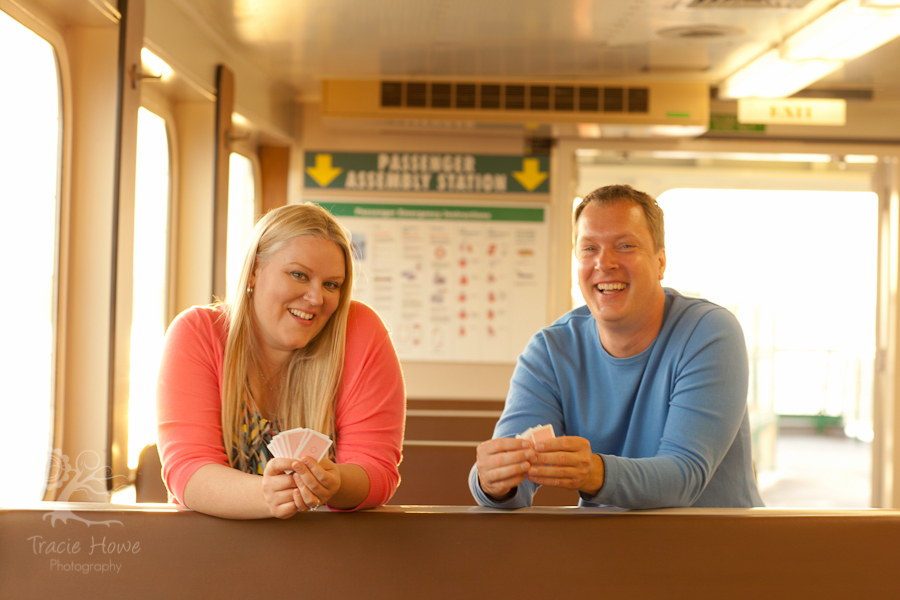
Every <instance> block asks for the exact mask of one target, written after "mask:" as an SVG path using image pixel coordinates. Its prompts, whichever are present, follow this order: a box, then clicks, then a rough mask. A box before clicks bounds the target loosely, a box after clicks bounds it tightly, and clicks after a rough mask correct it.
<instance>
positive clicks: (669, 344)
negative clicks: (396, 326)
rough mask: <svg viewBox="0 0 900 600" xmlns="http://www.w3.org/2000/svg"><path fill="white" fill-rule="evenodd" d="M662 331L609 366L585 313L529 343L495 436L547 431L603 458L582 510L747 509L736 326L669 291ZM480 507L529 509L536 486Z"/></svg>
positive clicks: (745, 426)
mask: <svg viewBox="0 0 900 600" xmlns="http://www.w3.org/2000/svg"><path fill="white" fill-rule="evenodd" d="M665 293H666V305H665V313H664V318H663V324H662V328H661V329H660V331H659V334H658V335H657V337H656V339H655V340H654V341H653V343H652V344H651V345H650V346H649V347H648V348H646V349H645V350H644V351H643V352H641V353H640V354H638V355H636V356H631V357H627V358H614V357H613V356H611V355H610V354H609V353H607V352H606V350H605V349H604V348H603V346H602V345H601V343H600V337H599V333H598V331H597V322H596V321H595V320H594V317H593V316H592V315H591V313H590V311H589V310H588V309H587V307H584V306H583V307H581V308H578V309H575V310H573V311H571V312H569V313H568V314H566V315H564V316H563V317H561V318H560V319H559V320H558V321H556V322H555V323H554V324H553V325H551V326H550V327H546V328H544V329H542V330H541V331H539V332H538V333H537V334H536V335H534V336H533V337H532V338H531V341H530V342H529V343H528V346H527V347H526V348H525V350H524V352H522V354H521V355H520V356H519V360H518V363H517V365H516V369H515V371H514V373H513V377H512V380H511V382H510V390H509V395H508V396H507V399H506V406H505V408H504V410H503V414H502V416H501V417H500V420H499V421H498V422H497V425H496V427H495V429H494V437H495V438H497V437H512V436H515V435H516V434H517V433H521V432H522V431H525V430H526V429H528V428H529V427H533V426H536V425H539V424H546V423H550V424H552V425H553V429H554V431H555V432H556V434H557V435H558V436H559V435H569V436H579V437H583V438H585V439H587V440H588V441H589V442H590V444H591V451H592V452H593V453H595V454H599V455H600V456H601V458H602V459H603V463H604V467H605V477H604V482H603V486H602V487H601V488H600V491H599V492H598V493H597V495H596V496H593V497H591V496H588V495H587V494H584V493H582V494H581V501H580V504H581V505H582V506H595V505H611V506H618V507H623V508H660V507H675V506H707V507H751V506H762V505H763V502H762V499H761V498H760V495H759V490H758V489H757V486H756V480H755V477H754V474H753V466H752V460H751V451H750V424H749V419H748V415H747V381H748V365H747V349H746V346H745V343H744V335H743V332H742V331H741V327H740V324H739V323H738V322H737V319H736V318H735V317H734V315H732V314H731V313H730V312H729V311H727V310H726V309H724V308H722V307H720V306H717V305H715V304H713V303H711V302H708V301H706V300H700V299H695V298H687V297H684V296H682V295H681V294H679V293H678V292H676V291H675V290H672V289H669V288H666V289H665ZM476 473H477V472H476V469H475V467H474V466H473V468H472V471H471V472H470V474H469V487H470V489H471V490H472V494H473V496H474V497H475V500H476V501H477V502H478V503H479V504H481V505H483V506H493V507H498V508H519V507H523V506H530V505H531V500H532V496H533V495H534V493H535V491H536V490H537V487H538V486H537V485H536V484H534V483H532V482H531V481H529V480H525V481H524V482H522V483H521V484H519V486H518V488H517V491H516V495H515V496H513V497H512V498H510V499H508V500H506V501H504V502H495V501H493V500H491V499H490V498H488V497H487V495H485V493H484V492H483V491H482V490H481V488H480V486H479V485H478V481H477V477H476Z"/></svg>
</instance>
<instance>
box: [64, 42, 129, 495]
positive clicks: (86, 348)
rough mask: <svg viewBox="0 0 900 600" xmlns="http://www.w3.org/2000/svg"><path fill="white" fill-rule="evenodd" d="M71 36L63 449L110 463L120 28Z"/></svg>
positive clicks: (73, 457) (70, 453) (67, 43)
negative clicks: (111, 276)
mask: <svg viewBox="0 0 900 600" xmlns="http://www.w3.org/2000/svg"><path fill="white" fill-rule="evenodd" d="M65 38H66V46H67V50H68V55H69V64H70V66H71V69H72V114H71V115H70V119H71V121H72V181H71V204H70V211H71V212H70V214H69V223H70V227H71V236H70V237H69V245H68V248H67V257H68V298H67V302H68V304H67V306H66V312H67V315H66V327H67V331H66V338H65V340H66V349H65V353H66V365H65V368H66V373H65V379H64V381H65V390H64V398H65V406H66V420H65V429H64V431H63V452H64V453H66V454H67V455H69V457H70V459H72V460H74V459H75V457H77V456H78V455H79V454H80V453H81V452H82V451H93V452H96V453H97V455H98V456H99V457H100V460H101V461H102V464H108V462H107V461H108V456H107V417H108V406H107V399H108V397H109V389H108V388H109V351H110V348H109V335H110V304H109V302H110V274H111V271H110V269H111V261H112V205H113V181H114V174H113V166H114V164H115V136H116V69H117V60H116V55H117V47H118V31H117V29H116V28H115V27H113V26H111V27H109V28H96V29H93V28H92V29H77V28H73V29H69V30H68V31H67V33H66V36H65ZM72 499H73V500H90V499H91V498H87V497H83V498H72ZM94 499H95V500H97V499H100V498H94Z"/></svg>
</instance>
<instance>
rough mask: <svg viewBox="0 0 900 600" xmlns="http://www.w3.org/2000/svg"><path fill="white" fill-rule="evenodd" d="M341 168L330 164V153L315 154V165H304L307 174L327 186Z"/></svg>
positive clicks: (339, 172)
mask: <svg viewBox="0 0 900 600" xmlns="http://www.w3.org/2000/svg"><path fill="white" fill-rule="evenodd" d="M342 170H343V169H340V168H337V167H332V166H331V155H330V154H316V166H315V167H306V172H307V173H309V176H310V177H312V178H313V179H315V180H316V183H318V184H319V185H320V186H322V187H328V184H329V183H331V182H332V181H334V178H335V177H337V176H338V175H340V174H341V171H342Z"/></svg>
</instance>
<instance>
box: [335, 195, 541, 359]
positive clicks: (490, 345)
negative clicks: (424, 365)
mask: <svg viewBox="0 0 900 600" xmlns="http://www.w3.org/2000/svg"><path fill="white" fill-rule="evenodd" d="M319 203H320V204H321V205H322V206H323V207H324V208H326V209H328V210H330V211H331V212H332V214H334V215H335V216H336V217H338V219H339V220H340V221H341V222H342V223H343V224H344V226H345V227H347V228H348V229H349V230H350V232H351V235H352V242H353V246H354V252H355V253H356V255H357V259H358V260H357V262H356V265H357V274H356V283H355V287H354V290H353V297H354V298H355V299H357V300H361V301H363V302H365V303H366V304H368V305H370V306H372V307H373V308H374V309H375V310H377V311H378V313H379V314H380V315H381V317H382V318H383V319H384V320H385V322H386V323H387V324H388V327H389V328H390V330H391V336H392V339H393V341H394V344H395V346H396V348H397V352H398V354H399V355H400V358H401V359H404V360H415V361H440V362H479V363H510V362H515V360H516V357H517V356H518V355H519V353H521V351H522V350H523V349H524V348H525V345H526V343H527V342H528V340H529V338H530V337H531V336H532V335H533V334H534V333H535V332H536V331H537V330H538V329H540V328H541V327H543V326H545V325H546V318H547V293H546V288H545V283H546V281H547V278H548V273H547V269H548V261H547V251H546V249H547V223H546V214H545V208H544V207H534V206H531V207H509V206H503V207H490V206H488V207H486V206H477V207H476V206H461V205H447V204H444V205H437V204H425V203H422V204H374V203H368V202H367V203H361V202H334V201H320V202H319Z"/></svg>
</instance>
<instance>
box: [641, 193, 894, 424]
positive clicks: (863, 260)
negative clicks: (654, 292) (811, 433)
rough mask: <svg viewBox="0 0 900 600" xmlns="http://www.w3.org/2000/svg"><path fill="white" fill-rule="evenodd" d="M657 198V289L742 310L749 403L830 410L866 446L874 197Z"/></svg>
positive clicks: (794, 410)
mask: <svg viewBox="0 0 900 600" xmlns="http://www.w3.org/2000/svg"><path fill="white" fill-rule="evenodd" d="M658 201H659V205H660V206H661V207H662V209H663V210H664V211H665V215H666V232H667V236H666V255H667V258H668V260H667V263H666V278H665V281H664V284H665V285H668V286H670V287H674V288H676V289H678V290H679V291H681V292H682V293H686V294H689V295H696V296H702V297H704V298H707V299H708V300H711V301H713V302H716V303H717V304H721V305H722V306H725V307H726V308H729V309H730V310H731V311H732V312H734V313H735V314H736V315H737V317H738V319H739V320H740V321H741V326H742V328H743V330H744V336H745V338H746V339H747V347H748V351H749V354H750V362H751V382H750V384H751V385H750V387H751V389H750V397H749V402H750V406H751V410H752V409H753V408H762V409H768V410H773V411H774V412H775V413H776V414H778V415H797V416H804V415H807V416H820V417H833V418H834V419H835V420H836V421H839V422H841V423H843V425H844V426H845V428H846V430H847V433H848V435H852V436H853V437H858V438H860V439H863V440H865V441H871V439H872V415H871V407H872V394H873V391H872V383H873V381H872V373H873V372H874V362H873V361H874V358H875V304H876V303H875V291H876V285H875V281H876V265H877V263H878V261H877V245H876V244H877V239H878V236H877V223H878V213H877V209H878V199H877V196H876V194H874V193H872V192H825V191H798V190H793V191H774V190H769V191H766V190H702V189H676V190H669V191H668V192H666V193H664V194H661V195H660V197H659V199H658ZM848 248H852V250H850V249H848ZM836 281H840V282H841V284H840V285H839V286H838V287H835V282H836ZM754 405H755V406H754Z"/></svg>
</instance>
